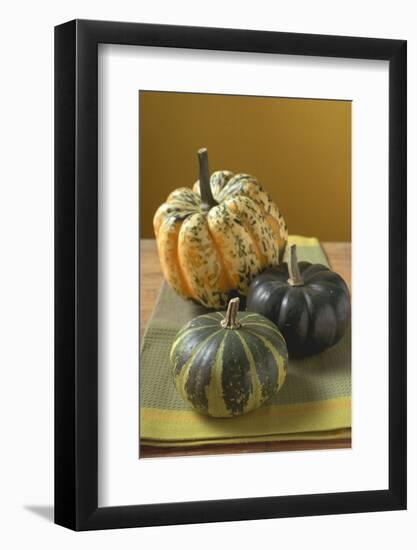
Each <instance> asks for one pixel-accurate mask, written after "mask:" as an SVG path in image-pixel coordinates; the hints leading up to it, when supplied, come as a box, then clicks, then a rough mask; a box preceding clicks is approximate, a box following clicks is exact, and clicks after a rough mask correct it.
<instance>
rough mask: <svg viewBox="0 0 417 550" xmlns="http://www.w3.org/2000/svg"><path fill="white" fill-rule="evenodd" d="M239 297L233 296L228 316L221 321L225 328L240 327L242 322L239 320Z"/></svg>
mask: <svg viewBox="0 0 417 550" xmlns="http://www.w3.org/2000/svg"><path fill="white" fill-rule="evenodd" d="M239 302H240V300H239V298H232V300H230V302H229V303H228V305H227V311H226V316H225V318H224V319H223V321H221V323H220V324H221V326H222V327H223V328H230V329H235V328H239V327H240V323H239V321H238V320H237V312H238V311H239Z"/></svg>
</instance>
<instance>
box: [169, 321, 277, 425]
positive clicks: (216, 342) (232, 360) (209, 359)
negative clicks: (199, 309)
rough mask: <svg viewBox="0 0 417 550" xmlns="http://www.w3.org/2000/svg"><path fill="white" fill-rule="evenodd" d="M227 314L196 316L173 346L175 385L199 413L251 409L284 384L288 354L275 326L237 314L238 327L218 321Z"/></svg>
mask: <svg viewBox="0 0 417 550" xmlns="http://www.w3.org/2000/svg"><path fill="white" fill-rule="evenodd" d="M224 317H225V315H224V313H223V312H215V313H209V314H207V315H201V316H199V317H196V318H195V319H193V320H192V321H190V323H188V324H187V325H186V326H185V327H184V328H183V329H181V330H180V332H179V333H178V335H177V336H176V338H175V341H174V343H173V345H172V349H171V362H172V365H173V375H174V382H175V386H176V388H177V390H178V392H179V394H180V395H181V397H182V398H183V399H184V400H185V401H187V402H188V403H190V404H191V405H192V406H193V407H194V408H195V409H197V410H198V411H199V412H200V413H203V414H206V415H209V416H214V417H223V418H224V417H232V416H237V415H241V414H244V413H247V412H249V411H252V410H254V409H256V408H257V407H259V406H260V405H262V403H264V402H265V401H266V400H267V399H269V398H270V397H272V396H273V395H274V394H275V393H276V392H277V391H278V390H279V389H280V388H281V387H282V385H283V383H284V381H285V376H286V370H287V364H288V353H287V347H286V344H285V341H284V338H283V336H282V335H281V333H280V332H279V331H278V329H277V328H276V326H275V325H274V324H273V323H271V322H270V321H269V320H268V319H266V318H265V317H263V316H261V315H257V314H253V313H252V314H251V313H247V312H239V313H238V315H237V319H238V321H239V322H240V323H241V326H240V327H239V328H237V329H228V328H223V327H222V326H221V325H220V322H221V321H222V319H224Z"/></svg>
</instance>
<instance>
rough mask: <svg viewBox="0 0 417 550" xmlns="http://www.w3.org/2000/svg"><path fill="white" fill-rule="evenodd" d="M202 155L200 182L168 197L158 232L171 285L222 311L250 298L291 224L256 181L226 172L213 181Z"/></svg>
mask: <svg viewBox="0 0 417 550" xmlns="http://www.w3.org/2000/svg"><path fill="white" fill-rule="evenodd" d="M198 155H199V161H200V179H199V181H197V182H196V184H195V185H194V187H193V189H190V188H186V187H181V188H179V189H176V190H175V191H173V192H172V193H171V194H170V195H169V196H168V198H167V200H166V202H165V203H163V204H162V205H161V206H160V207H159V208H158V210H157V211H156V213H155V216H154V231H155V236H156V241H157V245H158V252H159V258H160V262H161V267H162V271H163V273H164V276H165V279H166V280H167V281H168V283H169V284H170V285H171V287H172V288H174V289H175V290H176V291H177V293H178V294H180V295H181V296H183V297H184V298H191V299H193V300H195V301H196V302H198V303H200V304H202V305H203V306H205V307H209V308H214V309H222V308H224V307H225V306H226V304H227V301H228V299H229V298H230V296H231V295H232V294H234V295H236V293H237V294H239V295H243V296H246V294H247V292H248V288H249V284H250V283H251V281H252V280H253V278H254V277H255V276H256V275H257V274H258V273H260V272H261V271H262V270H263V269H265V268H266V267H268V266H272V265H277V264H279V263H280V261H281V260H282V256H283V253H284V249H285V246H286V242H287V236H288V234H287V226H286V224H285V221H284V218H283V216H282V215H281V213H280V211H279V210H278V207H277V206H276V204H274V202H273V201H272V200H271V198H270V196H269V195H268V194H267V193H266V191H265V190H264V189H263V188H262V186H261V185H260V183H259V182H258V181H257V180H256V179H255V178H254V177H252V176H249V175H247V174H233V173H232V172H228V171H225V170H222V171H218V172H214V173H213V174H212V175H211V177H209V170H208V160H207V150H206V149H200V151H199V152H198Z"/></svg>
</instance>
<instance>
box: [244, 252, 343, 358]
mask: <svg viewBox="0 0 417 550" xmlns="http://www.w3.org/2000/svg"><path fill="white" fill-rule="evenodd" d="M298 267H299V270H300V274H301V277H302V279H303V280H304V285H302V286H292V285H291V284H289V282H288V279H289V272H288V267H287V264H282V265H280V266H278V267H276V268H271V269H267V270H265V271H264V272H263V273H261V274H260V275H259V276H258V277H256V278H255V279H254V280H253V282H252V284H251V286H250V289H249V294H248V297H247V309H248V311H253V312H257V313H260V314H261V315H265V317H267V318H268V319H270V320H271V321H273V322H274V323H275V325H276V326H277V327H278V328H279V330H280V331H281V332H282V334H283V336H284V338H285V341H286V343H287V346H288V351H289V354H290V357H302V356H307V355H313V354H316V353H320V352H322V351H324V350H325V349H327V348H330V347H331V346H334V345H335V344H336V343H337V342H338V341H339V340H340V339H341V337H342V336H343V334H344V332H345V330H346V328H347V327H348V325H349V322H350V311H351V308H350V297H349V289H348V287H347V285H346V283H345V282H344V280H343V279H342V277H340V275H338V274H337V273H334V272H333V271H330V269H328V268H327V267H326V266H324V265H321V264H311V263H309V262H299V263H298Z"/></svg>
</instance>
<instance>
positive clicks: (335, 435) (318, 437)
mask: <svg viewBox="0 0 417 550" xmlns="http://www.w3.org/2000/svg"><path fill="white" fill-rule="evenodd" d="M350 438H351V429H350V428H341V429H340V430H328V431H323V432H304V433H303V432H301V433H298V434H281V435H279V434H277V435H263V436H253V437H241V438H230V439H228V438H225V439H201V440H194V441H154V440H152V439H141V440H140V442H141V445H149V446H152V447H196V446H198V445H225V444H238V443H266V442H270V441H272V442H275V441H276V442H279V441H281V442H282V441H325V440H326V441H338V440H344V439H350Z"/></svg>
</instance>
